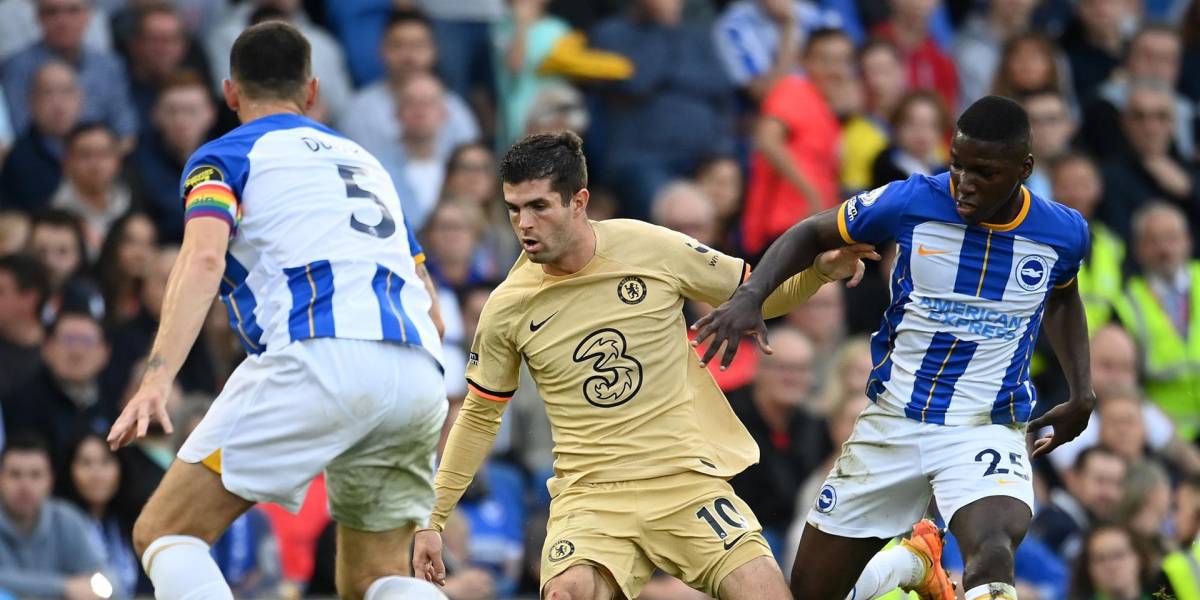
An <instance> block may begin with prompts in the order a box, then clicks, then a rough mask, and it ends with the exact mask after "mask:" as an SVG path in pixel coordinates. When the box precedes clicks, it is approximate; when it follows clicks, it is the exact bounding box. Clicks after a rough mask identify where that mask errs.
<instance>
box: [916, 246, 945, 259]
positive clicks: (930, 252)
mask: <svg viewBox="0 0 1200 600" xmlns="http://www.w3.org/2000/svg"><path fill="white" fill-rule="evenodd" d="M948 252H950V251H949V250H930V249H929V248H926V247H925V244H921V245H920V246H917V254H920V255H921V256H936V255H938V254H946V253H948Z"/></svg>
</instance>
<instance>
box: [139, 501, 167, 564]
mask: <svg viewBox="0 0 1200 600" xmlns="http://www.w3.org/2000/svg"><path fill="white" fill-rule="evenodd" d="M164 525H165V524H164V523H162V521H161V519H158V518H156V517H155V516H154V514H153V513H152V512H150V511H142V514H140V515H138V518H137V520H136V521H134V523H133V540H132V542H133V551H134V553H135V554H136V555H137V556H138V558H141V556H142V555H143V554H145V553H146V548H149V547H150V544H152V543H154V540H157V539H158V538H160V537H163V536H164V535H170V534H171V533H170V532H168V531H166V528H165V526H164Z"/></svg>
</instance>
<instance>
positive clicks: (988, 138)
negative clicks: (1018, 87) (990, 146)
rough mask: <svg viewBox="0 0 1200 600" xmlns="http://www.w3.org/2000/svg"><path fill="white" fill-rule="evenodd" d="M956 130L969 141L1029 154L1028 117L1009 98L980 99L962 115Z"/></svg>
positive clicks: (990, 97) (1018, 105)
mask: <svg viewBox="0 0 1200 600" xmlns="http://www.w3.org/2000/svg"><path fill="white" fill-rule="evenodd" d="M956 127H957V128H958V130H959V131H960V132H962V134H963V135H965V136H967V137H969V138H971V139H975V140H979V141H981V142H997V143H1000V144H1004V145H1005V146H1012V147H1013V148H1015V149H1021V150H1023V151H1024V152H1025V153H1028V152H1029V144H1030V139H1031V134H1030V131H1029V115H1028V114H1027V113H1026V112H1025V109H1024V108H1022V107H1021V105H1020V104H1017V102H1016V101H1015V100H1013V99H1011V98H1005V97H1004V96H984V97H982V98H980V99H978V100H976V101H975V102H974V103H973V104H971V105H970V106H968V107H967V110H964V111H963V114H962V116H960V117H959V118H958V123H957V124H956Z"/></svg>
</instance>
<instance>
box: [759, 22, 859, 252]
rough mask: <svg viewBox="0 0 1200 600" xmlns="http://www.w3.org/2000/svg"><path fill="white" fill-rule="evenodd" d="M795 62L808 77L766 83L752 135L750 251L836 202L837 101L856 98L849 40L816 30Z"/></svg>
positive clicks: (832, 31)
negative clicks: (753, 149) (765, 93)
mask: <svg viewBox="0 0 1200 600" xmlns="http://www.w3.org/2000/svg"><path fill="white" fill-rule="evenodd" d="M800 62H801V64H802V65H803V67H804V72H805V73H806V74H807V76H800V75H789V76H787V77H784V78H783V79H781V80H779V83H776V84H775V87H773V88H771V91H770V92H768V93H767V97H766V99H765V100H763V104H762V117H761V118H760V119H759V122H758V125H757V128H756V131H755V134H754V142H755V145H756V146H757V152H755V155H754V158H753V161H752V163H751V165H750V185H749V190H748V192H747V194H746V211H745V215H744V218H743V222H742V225H743V230H742V232H743V239H742V244H743V246H744V248H745V250H746V253H747V254H749V255H751V256H754V255H757V254H760V253H761V252H763V251H764V250H765V249H766V247H767V245H768V244H770V243H771V241H772V240H774V239H775V238H776V237H778V236H779V235H780V234H782V233H783V232H784V231H787V228H788V227H791V226H792V225H793V224H795V223H796V222H797V221H799V220H801V219H803V218H804V217H807V216H808V215H811V214H814V213H817V212H820V211H822V210H824V209H826V208H830V207H832V206H834V205H835V204H837V202H838V198H839V196H838V164H839V160H838V154H839V152H838V140H839V139H840V137H841V124H840V123H839V121H838V112H839V111H838V110H837V109H838V105H837V103H839V102H845V101H846V100H847V99H848V98H851V97H857V96H858V94H849V93H847V92H849V91H851V90H852V86H853V85H854V82H853V76H854V44H853V43H852V42H851V41H850V38H849V36H847V35H846V34H845V33H844V32H842V31H841V30H838V29H820V30H817V31H814V32H813V33H812V34H811V35H810V36H809V39H808V45H807V46H805V48H804V54H803V55H802V56H801V59H800ZM842 108H843V109H845V108H847V107H842Z"/></svg>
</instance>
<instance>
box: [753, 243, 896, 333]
mask: <svg viewBox="0 0 1200 600" xmlns="http://www.w3.org/2000/svg"><path fill="white" fill-rule="evenodd" d="M864 260H879V253H878V252H876V251H875V246H872V245H871V244H854V245H853V246H844V247H842V248H835V249H833V250H826V251H825V252H822V253H820V254H818V255H817V259H816V260H815V261H813V265H812V266H811V267H809V268H807V269H805V270H803V271H801V272H800V274H799V275H793V276H792V277H790V278H789V279H788V280H787V281H784V282H783V283H782V284H780V286H779V287H777V288H775V291H773V292H771V295H770V296H767V299H766V300H765V301H763V308H762V315H763V318H764V319H774V318H775V317H782V316H783V315H786V314H788V313H790V312H792V310H793V309H795V308H796V307H797V306H799V305H801V304H803V303H804V302H805V301H807V300H808V299H809V298H811V297H812V295H813V294H815V293H817V290H819V289H821V286H823V285H825V284H826V283H832V282H834V281H838V280H839V279H846V278H849V279H850V281H848V282H847V283H846V287H854V286H856V285H858V283H859V282H860V281H862V278H863V274H864V273H865V272H866V264H865V263H863V261H864Z"/></svg>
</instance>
